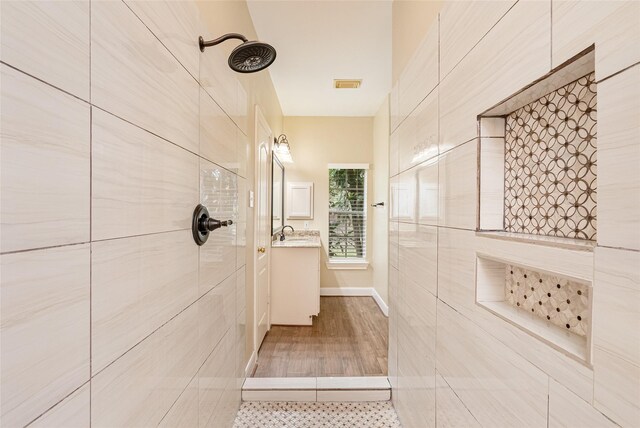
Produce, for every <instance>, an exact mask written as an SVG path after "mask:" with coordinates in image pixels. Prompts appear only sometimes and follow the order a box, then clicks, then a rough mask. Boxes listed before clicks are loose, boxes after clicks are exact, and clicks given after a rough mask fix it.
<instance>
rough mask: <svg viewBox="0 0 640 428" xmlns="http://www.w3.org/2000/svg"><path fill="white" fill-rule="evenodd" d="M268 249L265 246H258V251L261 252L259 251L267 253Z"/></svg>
mask: <svg viewBox="0 0 640 428" xmlns="http://www.w3.org/2000/svg"><path fill="white" fill-rule="evenodd" d="M266 251H267V249H266V248H264V247H258V252H259V253H265V252H266Z"/></svg>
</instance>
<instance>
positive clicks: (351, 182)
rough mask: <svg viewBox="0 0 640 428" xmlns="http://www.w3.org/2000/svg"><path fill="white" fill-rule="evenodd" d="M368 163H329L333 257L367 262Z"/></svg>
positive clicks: (330, 235)
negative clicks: (365, 260)
mask: <svg viewBox="0 0 640 428" xmlns="http://www.w3.org/2000/svg"><path fill="white" fill-rule="evenodd" d="M367 167H368V166H367V165H361V164H356V165H329V259H330V261H331V262H332V263H333V262H340V261H343V262H357V261H359V260H360V261H364V259H365V257H366V255H367V254H366V252H367V250H366V249H367V238H366V237H367Z"/></svg>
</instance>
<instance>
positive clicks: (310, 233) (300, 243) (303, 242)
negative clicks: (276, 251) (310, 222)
mask: <svg viewBox="0 0 640 428" xmlns="http://www.w3.org/2000/svg"><path fill="white" fill-rule="evenodd" d="M284 236H285V238H286V239H285V240H284V241H281V240H280V234H279V233H277V234H276V235H274V239H273V240H272V241H271V247H272V248H320V246H321V245H320V231H319V230H301V231H295V232H291V231H289V230H287V231H285V233H284Z"/></svg>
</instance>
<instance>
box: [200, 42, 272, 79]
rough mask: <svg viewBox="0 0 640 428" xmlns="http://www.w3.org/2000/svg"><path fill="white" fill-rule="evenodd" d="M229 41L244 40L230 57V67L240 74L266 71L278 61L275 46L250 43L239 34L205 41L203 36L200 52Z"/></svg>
mask: <svg viewBox="0 0 640 428" xmlns="http://www.w3.org/2000/svg"><path fill="white" fill-rule="evenodd" d="M229 39H238V40H242V42H243V43H242V44H241V45H239V46H237V47H236V48H235V49H234V50H233V51H232V52H231V55H229V67H231V69H232V70H233V71H236V72H238V73H255V72H256V71H260V70H264V69H265V68H267V67H269V66H270V65H271V64H273V61H275V59H276V50H275V49H274V48H273V46H271V45H269V44H267V43H262V42H258V41H251V42H250V41H248V40H247V38H246V37H244V36H243V35H242V34H238V33H229V34H225V35H224V36H222V37H218V38H217V39H214V40H210V41H205V40H204V39H203V38H202V36H201V37H200V39H199V44H200V51H202V52H204V49H205V48H207V47H209V46H215V45H217V44H219V43H222V42H224V41H225V40H229Z"/></svg>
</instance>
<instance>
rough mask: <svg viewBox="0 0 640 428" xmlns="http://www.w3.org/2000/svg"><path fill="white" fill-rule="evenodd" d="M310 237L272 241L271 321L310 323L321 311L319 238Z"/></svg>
mask: <svg viewBox="0 0 640 428" xmlns="http://www.w3.org/2000/svg"><path fill="white" fill-rule="evenodd" d="M294 236H295V235H294ZM305 238H306V237H305ZM308 238H309V239H301V238H298V237H295V238H294V237H292V238H287V240H285V241H283V242H280V241H274V242H273V244H272V248H271V299H270V302H271V324H279V325H311V324H312V322H313V318H312V316H313V315H318V314H319V313H320V237H319V236H310V237H308ZM287 241H288V242H287Z"/></svg>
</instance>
